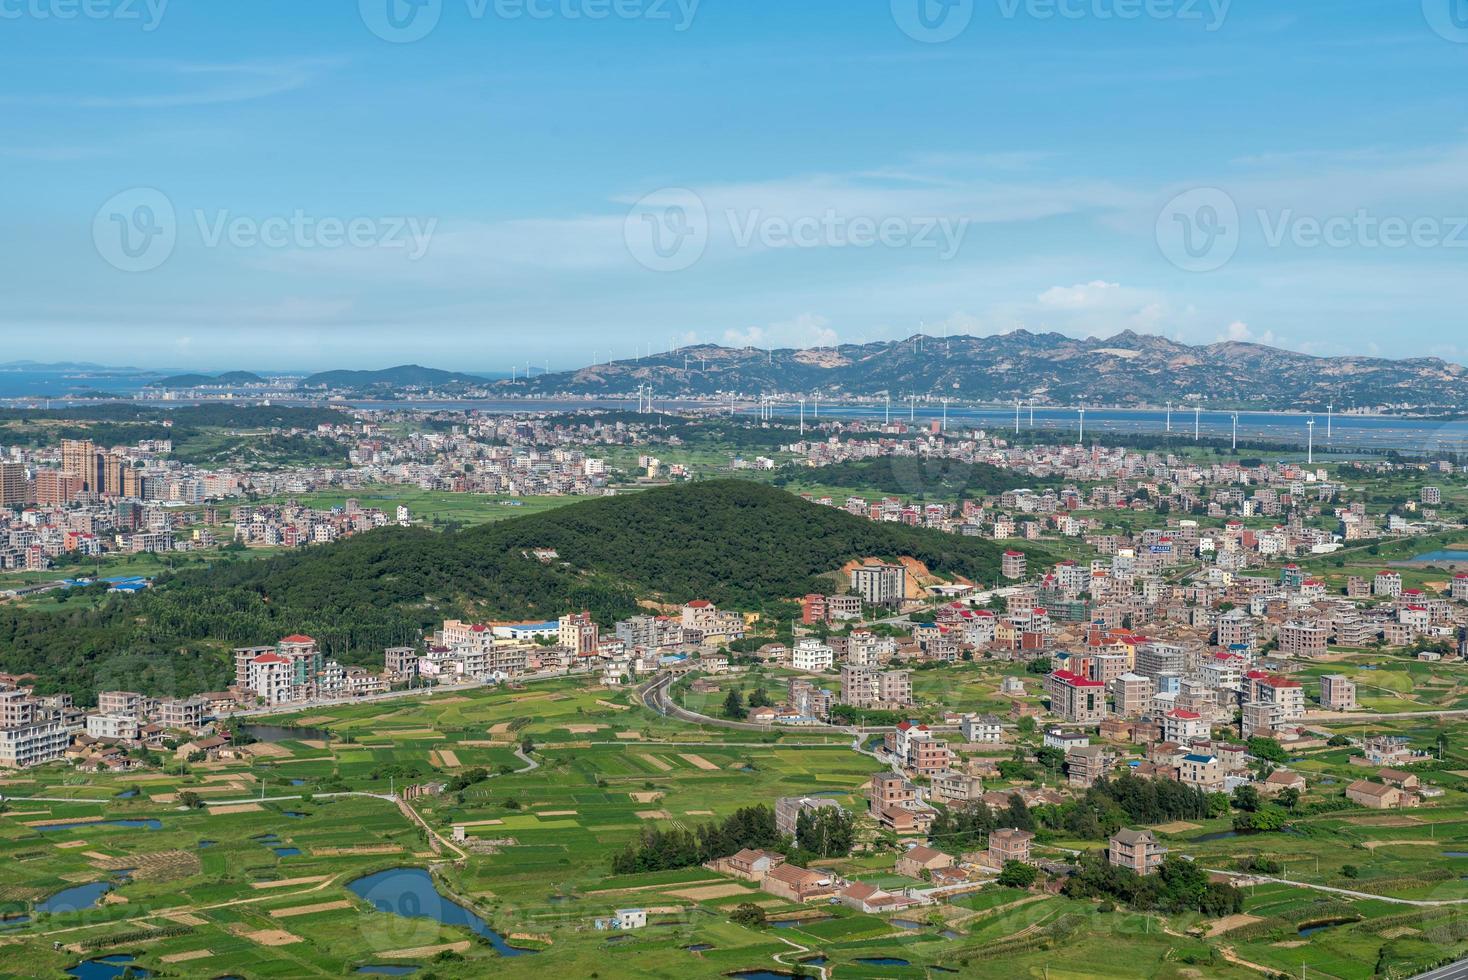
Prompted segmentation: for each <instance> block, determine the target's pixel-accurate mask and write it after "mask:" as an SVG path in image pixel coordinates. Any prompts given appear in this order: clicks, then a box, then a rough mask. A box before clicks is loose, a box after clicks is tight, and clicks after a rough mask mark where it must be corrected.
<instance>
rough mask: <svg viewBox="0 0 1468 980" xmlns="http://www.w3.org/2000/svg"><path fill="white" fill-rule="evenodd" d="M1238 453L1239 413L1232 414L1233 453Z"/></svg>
mask: <svg viewBox="0 0 1468 980" xmlns="http://www.w3.org/2000/svg"><path fill="white" fill-rule="evenodd" d="M1238 451H1239V413H1238V412H1234V452H1238Z"/></svg>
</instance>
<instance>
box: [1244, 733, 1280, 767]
mask: <svg viewBox="0 0 1468 980" xmlns="http://www.w3.org/2000/svg"><path fill="white" fill-rule="evenodd" d="M1247 747H1248V750H1249V754H1250V755H1252V756H1253V757H1254V758H1256V759H1263V760H1264V761H1265V762H1288V761H1290V757H1289V755H1288V754H1286V752H1285V750H1284V749H1283V748H1282V747H1281V746H1280V744H1279V742H1277V741H1276V740H1274V739H1272V738H1265V737H1264V736H1262V735H1254V736H1252V737H1250V739H1249V741H1248V743H1247Z"/></svg>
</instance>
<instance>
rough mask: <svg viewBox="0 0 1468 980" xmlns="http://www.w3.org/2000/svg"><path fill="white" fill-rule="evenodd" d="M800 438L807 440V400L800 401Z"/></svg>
mask: <svg viewBox="0 0 1468 980" xmlns="http://www.w3.org/2000/svg"><path fill="white" fill-rule="evenodd" d="M800 438H802V439H804V438H805V399H804V398H802V399H800Z"/></svg>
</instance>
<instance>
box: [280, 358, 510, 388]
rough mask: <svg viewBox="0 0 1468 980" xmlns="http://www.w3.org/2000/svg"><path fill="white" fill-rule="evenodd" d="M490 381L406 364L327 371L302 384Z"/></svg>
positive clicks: (411, 384)
mask: <svg viewBox="0 0 1468 980" xmlns="http://www.w3.org/2000/svg"><path fill="white" fill-rule="evenodd" d="M489 383H490V381H489V379H488V378H481V377H479V376H477V375H473V374H466V373H464V372H462V371H440V370H438V369H437V368H426V367H420V366H419V365H417V364H404V365H402V366H400V367H394V368H385V369H384V370H381V371H323V372H321V373H320V374H313V375H311V376H310V377H308V378H307V379H306V380H305V381H303V382H301V384H302V385H304V386H306V387H327V388H442V387H453V386H463V385H485V384H489Z"/></svg>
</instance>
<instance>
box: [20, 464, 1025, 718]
mask: <svg viewBox="0 0 1468 980" xmlns="http://www.w3.org/2000/svg"><path fill="white" fill-rule="evenodd" d="M546 548H550V549H554V550H555V551H556V552H557V553H558V556H559V557H558V559H556V560H553V561H549V562H542V561H539V560H536V559H535V558H534V557H533V556H532V555H531V554H530V551H531V549H546ZM1002 550H1003V548H1002V546H1000V545H998V544H996V543H995V542H993V541H986V540H982V539H978V538H968V537H960V536H957V535H951V534H946V533H943V532H941V531H935V530H928V529H924V528H913V527H907V526H905V525H900V524H883V523H877V522H873V521H869V520H866V519H863V518H858V517H853V516H852V515H850V514H847V513H845V512H844V511H841V510H838V509H835V508H831V507H822V506H819V505H816V504H812V503H809V502H806V501H804V500H801V499H800V498H798V497H795V496H793V495H791V494H789V493H786V492H784V491H782V490H777V489H774V488H771V487H767V486H762V485H759V484H755V483H751V482H746V481H739V480H728V481H710V482H705V483H694V484H688V485H684V486H675V487H666V488H660V489H656V490H648V491H645V492H642V493H635V494H629V495H626V496H618V497H606V498H600V499H596V500H589V501H585V502H582V503H577V504H571V505H568V506H566V507H562V508H559V509H557V510H554V511H548V512H546V513H542V514H536V515H531V516H527V517H523V518H517V519H515V520H511V521H505V522H503V523H499V524H487V525H483V526H479V527H474V528H470V529H467V530H450V531H445V532H441V533H440V532H434V531H430V530H426V529H423V528H383V529H381V530H378V531H373V532H370V533H367V534H362V535H358V536H356V537H352V538H348V539H346V540H343V541H340V542H337V543H335V544H331V545H325V546H321V547H316V548H310V549H307V550H304V551H299V552H294V553H291V554H287V555H280V556H277V557H274V558H269V559H264V560H258V561H252V560H233V561H224V562H216V563H214V564H212V565H210V566H208V567H205V568H195V569H189V570H186V571H183V572H180V573H177V574H175V575H172V576H165V577H162V578H160V579H159V580H158V583H157V587H156V588H154V589H152V590H150V591H149V592H148V593H146V594H143V595H137V596H127V597H111V598H109V599H107V600H105V601H104V602H102V603H101V605H100V606H98V607H96V608H90V609H84V610H78V611H67V612H62V613H55V612H41V611H32V610H25V609H23V608H21V607H9V608H7V609H5V611H4V612H3V613H0V670H3V671H9V672H25V671H33V672H35V673H37V674H39V675H41V678H42V680H41V682H40V685H39V687H40V689H41V690H43V691H45V690H66V691H71V692H72V693H74V694H75V695H77V697H78V698H79V699H81V700H83V701H89V700H90V697H91V696H92V694H93V693H94V692H95V691H96V690H98V689H106V688H107V687H108V686H123V687H130V688H135V687H138V686H146V687H147V689H148V690H149V692H150V693H178V694H188V693H194V692H197V691H201V690H209V689H217V688H219V687H222V686H223V685H225V684H226V683H228V680H229V674H228V670H229V664H228V658H227V649H228V647H230V646H239V645H246V644H261V643H273V642H274V641H275V640H277V639H278V638H279V637H281V636H285V635H288V634H290V633H296V632H303V633H308V634H310V635H312V636H314V637H316V638H317V639H318V640H319V641H320V642H321V644H322V648H323V649H324V650H325V651H326V652H327V653H328V655H330V656H334V657H337V658H339V659H341V660H342V661H343V662H346V663H362V664H369V665H371V664H376V663H378V662H379V657H380V655H381V651H382V650H383V648H385V647H388V646H396V645H409V644H413V643H415V642H417V641H418V640H419V639H420V638H421V636H422V635H423V633H424V632H426V631H428V630H431V629H432V628H434V627H436V626H437V625H438V624H439V623H440V622H441V621H442V620H443V619H444V618H445V617H457V616H467V617H473V618H482V619H522V618H523V619H533V618H541V619H553V618H556V617H558V616H560V615H562V614H563V613H565V612H568V611H571V610H576V609H589V610H590V611H591V612H592V613H593V615H594V616H595V618H596V619H597V620H598V621H599V622H601V623H603V624H604V625H607V626H610V624H611V623H612V622H613V621H614V620H616V619H620V618H625V617H627V616H630V615H633V614H634V613H636V612H637V611H638V610H639V606H638V600H640V599H648V598H652V599H658V600H661V601H666V602H671V603H682V602H686V601H688V600H690V599H696V598H704V599H710V600H712V601H714V602H715V603H718V604H720V605H725V606H729V607H733V608H738V609H744V610H751V611H759V610H765V611H772V612H773V611H777V610H778V608H779V607H780V606H781V605H782V604H785V605H786V608H787V610H788V603H789V602H790V601H791V600H793V599H795V598H798V597H799V596H802V595H805V594H806V593H808V592H813V591H830V590H832V589H833V588H835V583H834V581H833V580H832V579H831V577H830V573H831V572H833V571H835V570H837V569H839V568H840V567H841V566H842V565H844V564H845V563H847V562H848V561H851V560H853V559H860V558H866V557H877V558H887V559H895V558H898V557H911V558H915V559H918V560H919V561H922V562H924V563H925V564H926V565H927V566H928V567H929V568H930V569H931V570H932V571H934V572H935V573H939V574H948V575H955V576H962V577H964V578H967V579H970V580H972V581H976V582H992V581H994V580H995V579H996V578H997V577H998V573H999V564H1000V555H1001V552H1002ZM1030 553H1031V560H1032V561H1035V562H1039V561H1043V560H1044V558H1045V556H1044V555H1043V553H1041V552H1038V551H1034V550H1031V552H1030ZM122 678H126V679H127V680H126V681H125V682H124V681H122V680H121V679H122ZM149 684H151V685H152V686H148V685H149Z"/></svg>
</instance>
